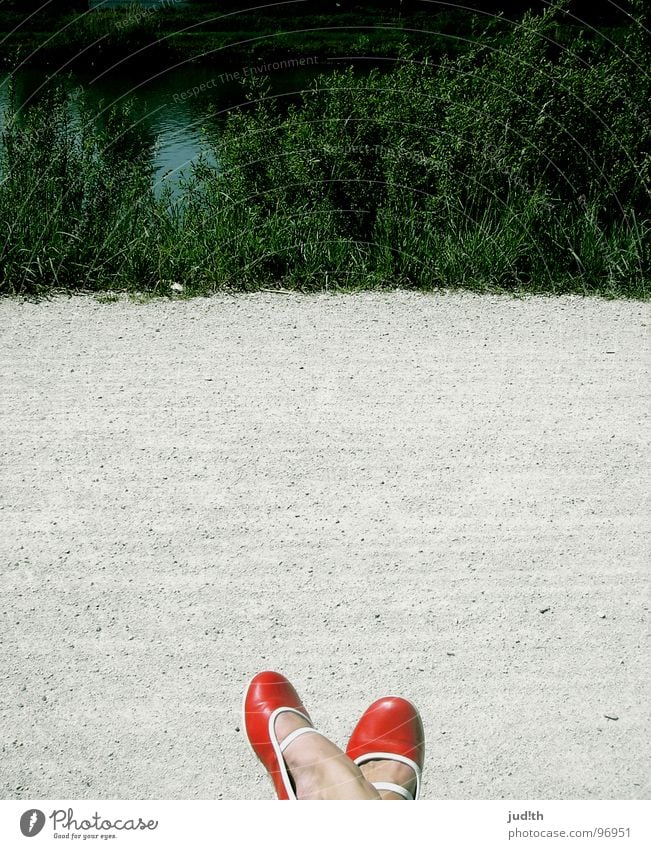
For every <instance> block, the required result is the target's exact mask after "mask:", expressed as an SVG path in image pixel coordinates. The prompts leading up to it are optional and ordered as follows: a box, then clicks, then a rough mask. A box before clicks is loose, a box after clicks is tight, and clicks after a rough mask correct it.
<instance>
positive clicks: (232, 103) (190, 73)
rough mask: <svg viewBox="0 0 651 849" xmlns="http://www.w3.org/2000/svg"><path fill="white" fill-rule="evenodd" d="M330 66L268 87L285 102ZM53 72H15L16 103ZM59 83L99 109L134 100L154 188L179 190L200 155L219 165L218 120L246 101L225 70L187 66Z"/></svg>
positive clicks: (0, 118)
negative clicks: (149, 151)
mask: <svg viewBox="0 0 651 849" xmlns="http://www.w3.org/2000/svg"><path fill="white" fill-rule="evenodd" d="M326 70H332V66H321V67H318V66H313V67H310V68H305V69H299V70H295V69H294V70H290V71H287V70H284V71H275V72H274V73H273V74H270V75H269V77H268V79H269V85H270V87H271V91H272V93H274V94H277V95H279V97H280V99H281V101H282V100H285V99H286V100H287V101H289V100H290V99H294V98H295V97H296V96H297V95H296V93H297V92H300V91H301V90H302V89H304V88H306V87H308V86H309V85H310V83H311V81H312V80H313V79H314V78H315V77H316V76H317V75H318V74H319V73H322V72H323V71H326ZM48 78H49V75H48V74H47V73H46V72H45V71H41V70H39V69H33V68H32V69H28V70H23V71H20V72H18V73H17V74H15V75H14V89H15V95H16V100H17V103H18V105H20V106H22V105H24V104H26V103H28V102H33V101H35V100H36V99H38V96H39V94H42V92H43V91H44V85H45V84H46V82H47V80H48ZM59 79H60V82H61V84H62V85H64V86H65V88H66V89H68V90H74V89H77V88H79V87H81V88H83V89H84V90H85V91H87V92H88V94H89V96H90V99H91V102H92V103H93V105H94V106H96V108H97V111H98V113H101V112H102V110H104V109H109V108H110V107H111V105H113V104H118V103H123V102H125V101H126V100H132V101H133V104H134V107H135V109H134V112H135V116H136V120H137V122H138V124H139V125H140V126H141V127H142V131H143V144H144V139H145V138H151V137H152V135H153V136H154V138H155V139H156V141H157V148H156V153H155V160H154V165H155V174H156V176H155V180H156V188H157V190H160V188H161V186H162V185H164V184H165V183H170V184H171V186H172V188H173V190H175V191H176V190H178V186H179V181H180V180H181V178H182V177H183V175H188V174H189V172H190V170H191V166H192V163H193V162H196V161H197V160H198V158H199V157H200V156H203V157H204V158H205V159H206V160H207V161H209V162H211V163H213V164H216V160H215V154H214V150H213V146H214V143H216V142H217V141H218V136H219V126H220V122H221V121H223V120H224V119H225V117H226V115H227V114H228V110H229V109H232V108H235V107H236V106H237V105H238V104H240V103H242V102H245V100H246V97H245V93H244V91H245V89H244V88H243V87H242V85H241V84H240V83H239V82H238V81H236V80H234V79H233V77H232V74H229V73H228V72H227V71H224V70H222V69H212V68H206V67H196V66H191V67H189V66H187V65H186V66H183V67H178V68H174V69H172V70H167V71H164V72H156V73H155V74H153V75H152V76H151V77H149V78H146V77H145V78H143V77H140V78H136V77H135V76H133V75H130V74H128V73H126V72H120V71H116V70H113V71H111V73H110V75H104V76H101V77H98V76H97V75H93V74H91V73H88V74H80V73H74V74H67V75H65V76H61V77H60V78H59ZM10 81H11V78H10V75H9V74H8V73H0V127H1V126H2V124H3V123H4V113H5V109H6V107H7V106H8V104H9V91H10Z"/></svg>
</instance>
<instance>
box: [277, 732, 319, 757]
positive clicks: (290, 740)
mask: <svg viewBox="0 0 651 849" xmlns="http://www.w3.org/2000/svg"><path fill="white" fill-rule="evenodd" d="M309 733H312V734H318V733H319V732H318V731H317V730H316V728H312V727H311V726H310V725H304V726H302V727H301V728H297V729H296V730H295V731H292V733H291V734H288V735H287V736H286V737H285V739H284V740H283V742H282V743H281V744H280V751H281V752H284V751H285V749H286V748H287V746H289V744H290V743H293V742H294V740H295V739H296V738H297V737H300V736H301V734H309Z"/></svg>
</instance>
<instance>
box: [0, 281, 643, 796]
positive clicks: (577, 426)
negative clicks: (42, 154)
mask: <svg viewBox="0 0 651 849" xmlns="http://www.w3.org/2000/svg"><path fill="white" fill-rule="evenodd" d="M650 319H651V313H650V311H649V308H648V306H647V305H645V304H640V303H632V302H606V301H600V300H592V299H579V298H559V299H547V298H536V299H525V300H513V299H509V298H503V297H493V296H476V295H473V294H469V293H465V294H454V295H453V294H442V295H415V294H408V293H388V294H372V293H371V294H362V295H349V296H328V295H323V296H309V297H307V296H298V295H297V296H295V295H273V294H256V295H250V296H237V297H229V296H219V297H214V298H212V299H197V300H192V301H177V302H162V301H160V302H149V303H144V304H137V303H132V302H126V301H121V302H119V303H109V304H102V303H99V302H97V301H95V300H93V299H92V298H85V297H78V298H74V299H67V298H60V299H55V300H54V301H51V302H49V303H40V304H30V303H19V302H18V301H9V300H4V301H2V302H0V328H1V329H0V333H1V340H0V373H1V375H2V399H1V402H0V419H1V427H2V435H3V439H2V446H1V468H2V471H1V476H2V479H1V489H0V522H1V527H2V534H1V540H0V554H1V556H2V569H1V576H0V589H1V591H2V600H3V601H2V614H1V615H2V619H1V620H0V629H1V630H0V639H1V645H0V669H1V671H0V676H1V679H0V732H1V735H2V746H3V749H2V768H1V769H0V793H1V795H2V796H3V797H4V798H39V797H41V798H43V797H47V798H53V797H59V798H66V797H70V798H91V799H92V798H126V799H128V798H154V799H156V798H190V799H191V798H202V799H203V798H206V799H209V798H231V799H232V798H244V799H252V798H256V799H257V798H269V797H270V795H271V793H270V785H269V784H268V782H267V780H266V777H264V776H263V775H262V773H261V768H260V767H259V766H258V764H257V762H256V761H255V760H254V758H253V757H252V755H251V753H250V752H249V749H248V747H247V744H246V741H245V739H244V736H243V734H242V728H241V723H240V714H239V711H240V702H241V695H242V690H243V688H244V685H245V683H246V681H247V680H248V678H249V677H250V676H251V675H253V674H254V673H255V672H257V671H258V670H259V669H261V668H265V667H266V668H277V669H279V670H281V671H283V672H284V673H285V674H287V675H288V676H289V677H290V678H291V679H292V680H293V681H294V682H295V684H296V686H297V688H298V689H299V692H300V693H301V694H302V695H303V697H304V701H305V703H306V705H307V707H308V708H309V709H310V710H311V712H312V716H313V718H314V720H315V723H316V724H317V725H318V726H319V727H320V728H321V729H323V730H324V731H325V732H327V733H329V734H331V735H332V736H333V737H334V739H336V740H337V741H339V742H343V741H344V740H345V736H346V734H348V733H349V732H350V730H351V729H352V726H353V724H354V722H355V721H356V718H357V716H358V715H359V713H360V712H361V711H362V710H363V709H364V707H366V705H367V704H368V703H369V702H370V701H372V700H373V699H375V698H377V697H378V696H380V695H383V694H385V693H386V692H396V693H401V694H403V695H406V696H408V697H410V698H412V699H413V700H414V701H416V703H417V704H418V705H419V706H420V708H421V710H422V713H423V718H424V723H425V728H426V733H427V741H428V755H427V763H426V775H425V778H426V781H425V786H424V796H425V797H426V798H445V799H455V798H456V799H478V798H486V799H495V798H501V797H505V798H509V799H523V798H561V799H562V798H576V799H584V798H586V799H587V798H642V797H644V796H645V794H647V795H648V791H649V787H648V785H647V786H645V776H646V774H647V767H648V758H649V747H648V742H647V741H648V740H649V705H650V704H651V693H650V692H649V686H648V662H649V653H648V642H646V641H645V639H646V634H645V631H646V630H647V629H646V626H647V619H648V607H649V605H648V595H646V594H645V590H646V589H648V572H647V564H648V555H649V536H648V532H649V522H648V519H647V515H648V513H647V510H646V508H645V504H644V499H645V496H646V493H647V491H648V483H649V479H648V478H649V475H648V468H649V467H648V463H647V462H646V459H647V458H645V452H644V449H645V445H646V437H647V427H648V421H645V419H646V418H647V415H646V414H647V413H648V411H649V403H648V397H645V394H646V393H647V391H648V381H649V371H650V369H649V365H650V358H649V347H648V335H647V334H648V327H649V324H650ZM607 716H609V717H611V718H610V719H609V718H606V717H607Z"/></svg>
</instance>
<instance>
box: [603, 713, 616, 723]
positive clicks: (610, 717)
mask: <svg viewBox="0 0 651 849" xmlns="http://www.w3.org/2000/svg"><path fill="white" fill-rule="evenodd" d="M604 716H605V717H606V719H612V720H615V721H617V720H618V719H619V717H618V716H615V714H610V713H605V714H604Z"/></svg>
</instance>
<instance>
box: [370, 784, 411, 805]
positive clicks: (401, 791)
mask: <svg viewBox="0 0 651 849" xmlns="http://www.w3.org/2000/svg"><path fill="white" fill-rule="evenodd" d="M373 787H375V789H376V790H390V791H391V792H392V793H397V794H398V796H402V798H403V799H406V800H407V801H408V802H413V801H414V797H413V796H412V795H411V793H410V792H409V790H407V789H406V788H404V787H402V786H401V785H400V784H392V783H391V782H390V781H374V782H373Z"/></svg>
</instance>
